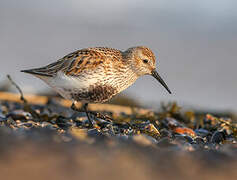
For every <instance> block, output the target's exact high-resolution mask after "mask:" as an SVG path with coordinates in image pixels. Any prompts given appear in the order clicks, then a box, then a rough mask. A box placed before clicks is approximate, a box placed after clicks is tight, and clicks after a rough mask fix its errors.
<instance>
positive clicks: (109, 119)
mask: <svg viewBox="0 0 237 180" xmlns="http://www.w3.org/2000/svg"><path fill="white" fill-rule="evenodd" d="M90 113H91V114H92V115H94V116H95V117H97V118H99V119H103V120H106V121H112V120H113V119H112V118H111V117H110V116H108V115H106V114H102V113H99V112H95V111H90Z"/></svg>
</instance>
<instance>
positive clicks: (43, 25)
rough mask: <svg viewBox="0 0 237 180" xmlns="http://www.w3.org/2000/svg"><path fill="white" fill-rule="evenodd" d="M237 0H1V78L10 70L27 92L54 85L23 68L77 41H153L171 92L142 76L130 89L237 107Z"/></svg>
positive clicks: (150, 97)
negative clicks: (25, 71) (23, 70)
mask: <svg viewBox="0 0 237 180" xmlns="http://www.w3.org/2000/svg"><path fill="white" fill-rule="evenodd" d="M236 5H237V2H236V0H225V1H223V0H199V1H190V0H172V1H171V0H149V1H148V0H130V1H127V0H113V1H106V0H100V1H93V0H86V1H82V0H67V1H64V0H51V1H48V0H41V1H32V0H21V1H18V0H1V1H0V54H1V58H0V62H1V64H0V85H1V84H4V83H5V82H6V74H10V75H11V76H12V77H13V78H14V79H15V80H16V82H17V83H18V84H19V85H20V86H21V87H22V89H23V90H24V92H25V93H26V92H31V93H42V92H45V91H50V90H51V89H50V88H49V87H48V86H47V85H46V84H44V82H42V81H41V80H39V79H36V78H35V77H33V76H31V75H27V74H24V73H21V72H20V70H21V69H28V68H34V67H38V66H43V65H46V64H48V63H51V62H53V61H56V60H57V59H59V58H61V57H63V56H64V55H66V54H68V53H70V52H73V51H75V50H77V49H81V48H85V47H94V46H106V47H113V48H118V49H121V50H125V49H127V48H128V47H131V46H137V45H145V46H148V47H150V48H151V49H152V50H153V51H154V53H155V54H156V56H157V58H158V62H157V67H158V71H159V72H160V74H161V75H162V77H163V78H164V80H165V81H166V83H167V84H168V86H169V88H170V89H171V91H172V92H173V94H172V95H169V94H168V93H167V92H166V90H165V89H164V88H163V87H161V86H160V84H158V83H157V82H156V80H155V79H153V78H152V77H149V76H147V77H142V78H140V79H139V80H138V81H137V82H136V83H135V84H134V85H132V86H131V87H130V88H129V89H127V90H126V91H125V92H124V94H126V95H128V96H129V97H133V98H135V99H138V101H139V102H140V103H141V104H142V105H144V106H152V105H157V104H160V102H161V101H165V102H167V101H177V102H178V103H179V104H183V105H187V106H193V107H195V108H201V109H202V108H203V109H204V108H208V109H210V110H232V111H237V108H236V107H237V101H236V97H235V96H236V92H237V80H236V77H237V72H236V67H237V61H236V57H237V11H236V7H237V6H236Z"/></svg>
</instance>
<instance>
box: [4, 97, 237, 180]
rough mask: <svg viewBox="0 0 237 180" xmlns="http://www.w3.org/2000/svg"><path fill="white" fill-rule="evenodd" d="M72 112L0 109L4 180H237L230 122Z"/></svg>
mask: <svg viewBox="0 0 237 180" xmlns="http://www.w3.org/2000/svg"><path fill="white" fill-rule="evenodd" d="M103 113H104V114H107V115H108V117H111V118H112V120H111V118H108V117H107V116H105V117H103V119H100V118H98V117H95V116H94V115H91V118H92V119H93V120H94V127H93V128H89V122H88V120H87V118H86V115H85V113H81V112H74V111H72V110H71V109H70V108H65V107H63V106H61V105H59V104H57V103H55V102H54V101H49V103H48V104H47V105H30V104H27V103H23V104H22V103H16V102H8V101H0V145H1V151H0V152H1V153H0V160H1V161H0V162H1V163H0V172H1V175H0V176H1V178H2V179H33V178H34V179H35V180H38V179H50V178H53V179H80V178H81V179H135V178H136V179H167V178H170V179H191V178H192V179H210V178H215V179H236V177H237V171H236V165H237V161H236V160H237V143H236V142H237V123H236V119H235V117H234V116H232V115H228V114H227V115H218V114H215V115H212V114H208V113H200V112H193V111H187V112H185V111H182V110H181V109H180V107H178V106H177V105H176V104H175V103H173V104H172V103H171V104H167V105H166V106H163V107H162V108H161V110H160V111H159V112H147V113H146V114H140V113H139V111H138V112H134V113H133V114H132V115H127V114H124V113H120V114H117V113H113V112H103Z"/></svg>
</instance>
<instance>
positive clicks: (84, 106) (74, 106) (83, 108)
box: [71, 102, 93, 127]
mask: <svg viewBox="0 0 237 180" xmlns="http://www.w3.org/2000/svg"><path fill="white" fill-rule="evenodd" d="M71 109H72V110H74V111H77V112H85V113H86V116H87V118H88V121H89V124H90V127H93V123H92V120H91V118H90V116H89V112H88V103H85V104H83V106H82V109H78V108H77V107H76V105H75V102H73V103H72V105H71Z"/></svg>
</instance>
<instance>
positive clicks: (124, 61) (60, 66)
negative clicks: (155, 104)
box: [22, 46, 171, 124]
mask: <svg viewBox="0 0 237 180" xmlns="http://www.w3.org/2000/svg"><path fill="white" fill-rule="evenodd" d="M155 62H156V58H155V55H154V54H153V52H152V51H151V50H150V49H149V48H147V47H144V46H138V47H132V48H129V49H127V50H126V51H120V50H117V49H112V48H104V47H96V48H85V49H81V50H78V51H75V52H73V53H70V54H68V55H66V56H64V57H63V58H61V59H59V60H58V61H56V62H54V63H51V64H49V65H47V66H44V67H41V68H36V69H29V70H23V71H22V72H25V73H30V74H33V75H35V76H36V77H38V78H40V79H42V80H43V81H44V82H46V83H47V84H48V85H49V86H51V87H52V88H53V89H54V90H55V91H56V92H58V93H59V94H60V95H61V96H63V97H64V98H66V99H70V100H72V101H73V103H72V107H73V108H74V109H75V105H74V103H76V102H77V101H81V102H82V103H83V104H84V106H83V107H84V111H85V112H86V114H87V117H88V119H89V122H90V124H92V122H91V120H90V118H89V115H88V111H87V106H88V103H103V102H105V101H107V100H109V99H111V98H112V97H113V96H114V95H116V94H118V93H120V92H121V91H123V90H124V89H126V88H128V87H129V86H130V85H131V84H133V83H134V82H135V81H136V80H137V78H139V77H140V76H143V75H152V76H153V77H155V78H156V79H157V80H158V81H159V82H160V83H161V84H162V85H163V86H164V87H165V88H166V90H167V91H168V92H169V93H171V91H170V90H169V88H168V86H167V85H166V84H165V82H164V81H163V79H162V78H161V77H160V76H159V74H158V72H157V71H156V68H155V67H156V65H155Z"/></svg>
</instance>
